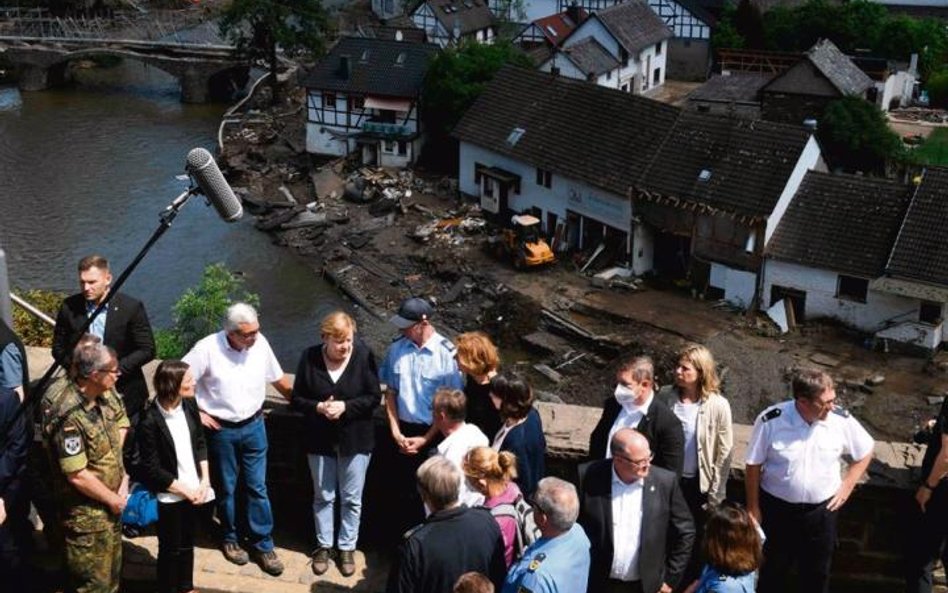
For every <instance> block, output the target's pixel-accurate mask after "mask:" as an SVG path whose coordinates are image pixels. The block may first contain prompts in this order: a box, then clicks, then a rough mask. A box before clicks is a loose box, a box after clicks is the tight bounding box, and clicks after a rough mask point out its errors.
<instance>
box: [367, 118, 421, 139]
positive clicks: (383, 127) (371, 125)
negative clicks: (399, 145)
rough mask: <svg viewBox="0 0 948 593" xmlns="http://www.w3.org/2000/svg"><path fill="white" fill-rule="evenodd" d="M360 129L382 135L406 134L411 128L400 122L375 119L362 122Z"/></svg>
mask: <svg viewBox="0 0 948 593" xmlns="http://www.w3.org/2000/svg"><path fill="white" fill-rule="evenodd" d="M362 131H363V132H369V133H371V134H381V135H383V136H408V135H409V134H410V133H411V130H410V129H409V128H408V126H403V125H400V124H387V123H382V122H377V121H367V122H365V123H364V124H362Z"/></svg>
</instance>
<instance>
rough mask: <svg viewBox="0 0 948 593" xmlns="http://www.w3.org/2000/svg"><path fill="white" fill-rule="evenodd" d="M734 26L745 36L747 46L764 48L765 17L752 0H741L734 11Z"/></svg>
mask: <svg viewBox="0 0 948 593" xmlns="http://www.w3.org/2000/svg"><path fill="white" fill-rule="evenodd" d="M734 27H735V28H736V29H737V32H738V34H740V36H741V37H743V38H744V40H745V43H746V47H749V48H751V49H764V19H763V17H762V16H761V14H760V8H758V7H757V5H756V4H754V3H753V2H751V0H741V1H740V3H739V4H738V5H737V9H736V10H735V11H734Z"/></svg>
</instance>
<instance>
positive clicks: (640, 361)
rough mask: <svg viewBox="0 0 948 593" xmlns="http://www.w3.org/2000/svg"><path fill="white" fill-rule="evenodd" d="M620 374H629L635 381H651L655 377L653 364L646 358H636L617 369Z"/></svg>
mask: <svg viewBox="0 0 948 593" xmlns="http://www.w3.org/2000/svg"><path fill="white" fill-rule="evenodd" d="M619 372H620V373H625V372H631V373H632V379H633V380H635V381H645V380H646V379H647V380H649V381H651V380H652V379H653V378H654V376H655V363H653V362H652V359H651V358H649V357H648V356H636V357H635V358H633V359H631V360H629V361H628V362H626V363H624V364H623V365H622V366H620V367H619Z"/></svg>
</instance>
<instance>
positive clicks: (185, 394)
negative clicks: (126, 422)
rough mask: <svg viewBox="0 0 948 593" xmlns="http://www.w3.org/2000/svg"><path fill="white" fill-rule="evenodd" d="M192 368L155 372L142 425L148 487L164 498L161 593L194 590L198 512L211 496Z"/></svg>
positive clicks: (167, 365)
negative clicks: (195, 535) (149, 402)
mask: <svg viewBox="0 0 948 593" xmlns="http://www.w3.org/2000/svg"><path fill="white" fill-rule="evenodd" d="M195 384H196V382H195V380H194V377H193V376H192V375H191V372H190V371H189V370H188V365H187V364H185V363H183V362H181V361H178V360H166V361H164V362H162V363H161V364H160V365H158V370H157V371H156V372H155V378H154V385H155V392H156V395H155V401H154V402H153V403H152V404H151V405H150V406H149V407H148V408H147V409H146V410H145V415H144V417H143V418H142V422H141V424H140V425H139V438H140V439H141V441H140V443H141V454H142V481H143V482H144V484H145V485H146V486H147V487H148V489H149V490H151V491H152V492H155V493H156V495H157V497H158V503H159V504H158V592H159V593H185V592H187V591H193V590H194V584H193V578H192V577H193V572H194V524H195V523H196V517H195V513H194V506H195V505H199V504H203V503H204V502H206V499H207V497H208V492H209V485H208V484H209V482H208V479H209V477H208V476H209V474H208V471H207V444H206V443H205V440H204V431H203V430H202V429H201V419H200V416H199V415H198V408H197V403H196V402H195V401H194V387H195Z"/></svg>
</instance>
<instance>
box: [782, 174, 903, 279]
mask: <svg viewBox="0 0 948 593" xmlns="http://www.w3.org/2000/svg"><path fill="white" fill-rule="evenodd" d="M910 199H911V188H910V187H909V186H907V185H905V184H903V183H899V182H898V181H894V180H890V179H881V178H876V177H862V176H857V175H844V174H838V175H834V174H831V173H822V172H818V171H809V172H807V174H806V177H804V178H803V183H802V184H801V185H800V188H799V189H798V190H797V193H796V195H795V196H794V198H793V201H792V202H790V206H789V207H788V208H787V212H786V213H785V214H784V216H783V218H782V219H781V221H780V224H779V225H778V226H777V229H776V231H774V235H773V237H772V238H771V240H770V242H769V243H768V245H767V254H768V255H770V256H771V257H774V258H776V259H780V260H783V261H789V262H793V263H797V264H801V265H805V266H811V267H816V268H823V269H827V270H833V271H835V272H840V273H843V274H849V275H852V276H860V277H864V278H877V277H879V276H881V275H882V272H883V270H884V269H885V265H886V261H887V260H888V258H889V252H890V251H891V249H892V244H893V242H894V241H895V237H896V235H897V234H898V232H899V226H900V224H901V222H902V216H903V215H904V213H905V210H906V208H907V206H908V203H909V200H910Z"/></svg>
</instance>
